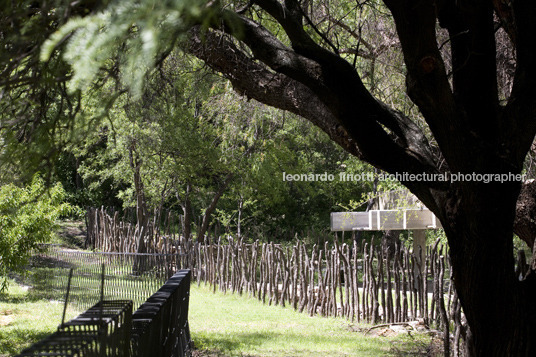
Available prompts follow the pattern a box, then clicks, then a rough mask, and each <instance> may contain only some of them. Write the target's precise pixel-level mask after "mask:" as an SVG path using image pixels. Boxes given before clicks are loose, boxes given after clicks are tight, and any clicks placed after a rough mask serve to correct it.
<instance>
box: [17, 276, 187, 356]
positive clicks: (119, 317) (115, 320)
mask: <svg viewBox="0 0 536 357" xmlns="http://www.w3.org/2000/svg"><path fill="white" fill-rule="evenodd" d="M190 281H191V273H190V271H189V270H181V271H179V272H177V273H176V274H175V275H173V276H172V277H171V278H170V279H169V280H168V281H166V283H165V284H164V285H163V286H162V287H161V288H160V289H158V291H157V292H156V293H154V294H153V295H152V296H151V297H149V299H147V301H146V302H144V303H143V304H142V305H141V306H140V308H139V309H138V310H137V311H136V312H135V313H134V314H132V302H131V301H100V302H99V303H97V304H95V305H94V306H92V307H91V308H90V309H88V310H87V311H86V312H84V313H83V314H81V315H79V316H78V317H76V318H75V319H73V320H71V321H69V322H67V323H62V324H61V325H60V326H59V327H58V331H57V332H55V333H54V334H52V335H50V336H48V337H47V338H45V339H43V340H41V341H39V342H37V343H36V344H34V345H33V346H31V347H30V348H28V349H26V350H24V351H23V352H22V353H21V354H20V355H19V356H65V357H67V356H114V357H129V356H135V357H151V356H159V357H160V356H161V357H183V356H186V357H188V356H191V340H190V330H189V326H188V305H189V295H190Z"/></svg>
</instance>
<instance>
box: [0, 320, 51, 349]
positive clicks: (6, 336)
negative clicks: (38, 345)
mask: <svg viewBox="0 0 536 357" xmlns="http://www.w3.org/2000/svg"><path fill="white" fill-rule="evenodd" d="M48 335H50V332H48V331H40V330H36V329H30V328H19V327H17V328H1V329H0V356H1V355H6V356H13V355H16V354H18V353H20V352H21V350H22V349H24V348H27V347H29V346H30V344H31V342H32V341H39V340H41V339H43V338H45V337H47V336H48Z"/></svg>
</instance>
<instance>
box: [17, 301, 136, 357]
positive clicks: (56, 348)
mask: <svg viewBox="0 0 536 357" xmlns="http://www.w3.org/2000/svg"><path fill="white" fill-rule="evenodd" d="M131 329H132V301H121V300H115V301H100V302H99V303H97V304H95V305H94V306H92V307H91V308H89V309H88V310H87V311H86V312H84V313H83V314H80V315H79V316H78V317H76V318H75V319H72V320H70V321H69V322H66V323H62V324H61V325H60V326H59V327H58V330H57V331H56V332H55V333H53V334H52V335H50V336H48V337H46V338H45V339H43V340H41V341H39V342H37V343H35V344H34V345H32V346H31V347H29V348H27V349H25V350H24V351H22V353H21V354H20V355H19V356H125V357H127V356H129V354H130V343H129V342H130V334H131Z"/></svg>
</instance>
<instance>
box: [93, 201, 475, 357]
mask: <svg viewBox="0 0 536 357" xmlns="http://www.w3.org/2000/svg"><path fill="white" fill-rule="evenodd" d="M177 222H178V219H177V220H176V221H175V222H173V219H172V217H171V215H168V216H167V218H166V220H164V223H163V224H162V223H161V222H157V220H156V219H154V220H153V222H151V224H149V227H147V228H145V229H141V228H139V227H136V226H135V225H132V224H128V223H125V222H122V221H121V220H120V219H119V215H118V213H114V214H113V215H109V214H107V213H106V211H105V210H104V209H102V208H101V209H97V210H90V211H88V222H87V224H88V242H89V245H90V246H92V247H93V248H94V249H98V250H102V251H115V252H117V251H124V252H135V251H137V244H138V239H139V234H141V233H140V232H142V231H144V230H145V232H146V233H145V245H146V247H147V252H148V253H165V254H169V253H180V254H181V256H183V257H184V258H183V264H182V266H183V267H184V268H188V269H191V270H192V274H193V279H195V280H196V282H197V284H201V283H204V284H209V285H210V286H211V287H212V289H213V290H214V291H216V289H219V290H220V291H223V292H231V293H239V294H248V295H249V296H252V297H255V298H257V299H259V300H260V301H262V302H263V303H267V304H270V305H281V306H292V307H293V308H294V309H296V310H298V311H300V312H307V313H308V314H309V315H311V316H312V315H321V316H340V317H345V318H348V319H349V320H351V321H357V322H360V321H364V322H368V323H375V324H378V323H383V324H389V323H401V322H407V321H419V322H421V323H422V324H425V325H428V326H433V327H435V328H437V329H440V330H442V331H443V335H444V337H443V338H444V348H445V350H446V351H447V352H448V351H449V350H452V352H453V355H454V356H460V355H461V353H462V352H461V346H463V341H464V340H465V338H466V335H467V325H466V323H465V319H464V316H463V312H462V309H461V305H460V302H459V300H458V298H457V295H456V291H455V290H454V287H453V285H452V284H451V269H450V263H449V259H448V256H447V255H448V254H447V248H446V247H444V246H443V245H440V244H439V242H436V244H435V245H434V246H433V247H428V248H427V249H426V251H423V252H412V251H411V250H410V249H408V248H406V247H404V246H400V245H397V246H396V247H395V249H394V250H389V249H387V248H385V247H381V246H378V245H375V244H374V243H371V244H356V243H355V242H352V243H351V244H347V243H342V244H340V243H338V242H337V239H335V240H334V242H333V243H332V244H331V245H330V244H328V243H325V244H324V245H323V246H318V245H314V246H313V247H312V249H308V248H306V245H305V244H304V243H302V242H297V243H296V244H294V245H292V246H283V245H280V244H275V243H259V242H255V243H252V244H247V243H244V242H243V241H242V240H237V241H235V240H233V239H231V238H229V239H228V242H226V243H223V242H222V241H221V239H220V240H218V241H217V243H214V244H201V243H196V242H192V241H190V240H185V239H184V238H183V237H181V236H180V234H179V233H178V232H176V233H172V232H171V231H172V229H170V228H169V227H173V226H174V225H175V226H176V225H177V224H176V223H177ZM162 226H163V227H166V228H164V229H160V228H159V227H162ZM179 226H180V225H179ZM164 232H165V234H164ZM451 322H453V323H454V331H452V333H451V331H450V327H451Z"/></svg>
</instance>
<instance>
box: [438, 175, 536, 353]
mask: <svg viewBox="0 0 536 357" xmlns="http://www.w3.org/2000/svg"><path fill="white" fill-rule="evenodd" d="M518 190H519V188H518V185H516V184H513V183H503V184H500V183H497V184H492V183H488V184H484V183H473V184H463V185H458V186H457V187H455V189H454V190H453V191H452V192H451V194H450V196H449V197H448V199H447V206H446V210H445V212H444V213H445V216H444V218H443V219H442V223H443V227H444V229H445V232H446V234H447V237H448V240H449V245H450V256H451V261H452V267H453V273H454V275H453V276H454V284H455V287H456V291H457V294H458V296H459V297H460V301H461V303H462V306H463V309H464V313H465V315H466V317H467V321H468V323H469V326H470V327H471V336H472V338H471V339H470V340H469V341H468V344H467V348H468V352H469V355H470V356H482V357H490V356H536V340H534V339H533V338H532V337H533V336H536V314H535V313H536V303H535V302H536V293H535V289H534V286H535V285H534V281H533V280H534V278H533V277H529V280H532V282H531V281H529V280H526V281H519V280H518V278H517V277H516V275H515V269H514V257H513V254H512V249H513V243H512V235H513V228H512V227H513V221H514V212H515V209H514V208H515V204H516V198H517V193H518ZM531 336H532V337H531Z"/></svg>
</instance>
